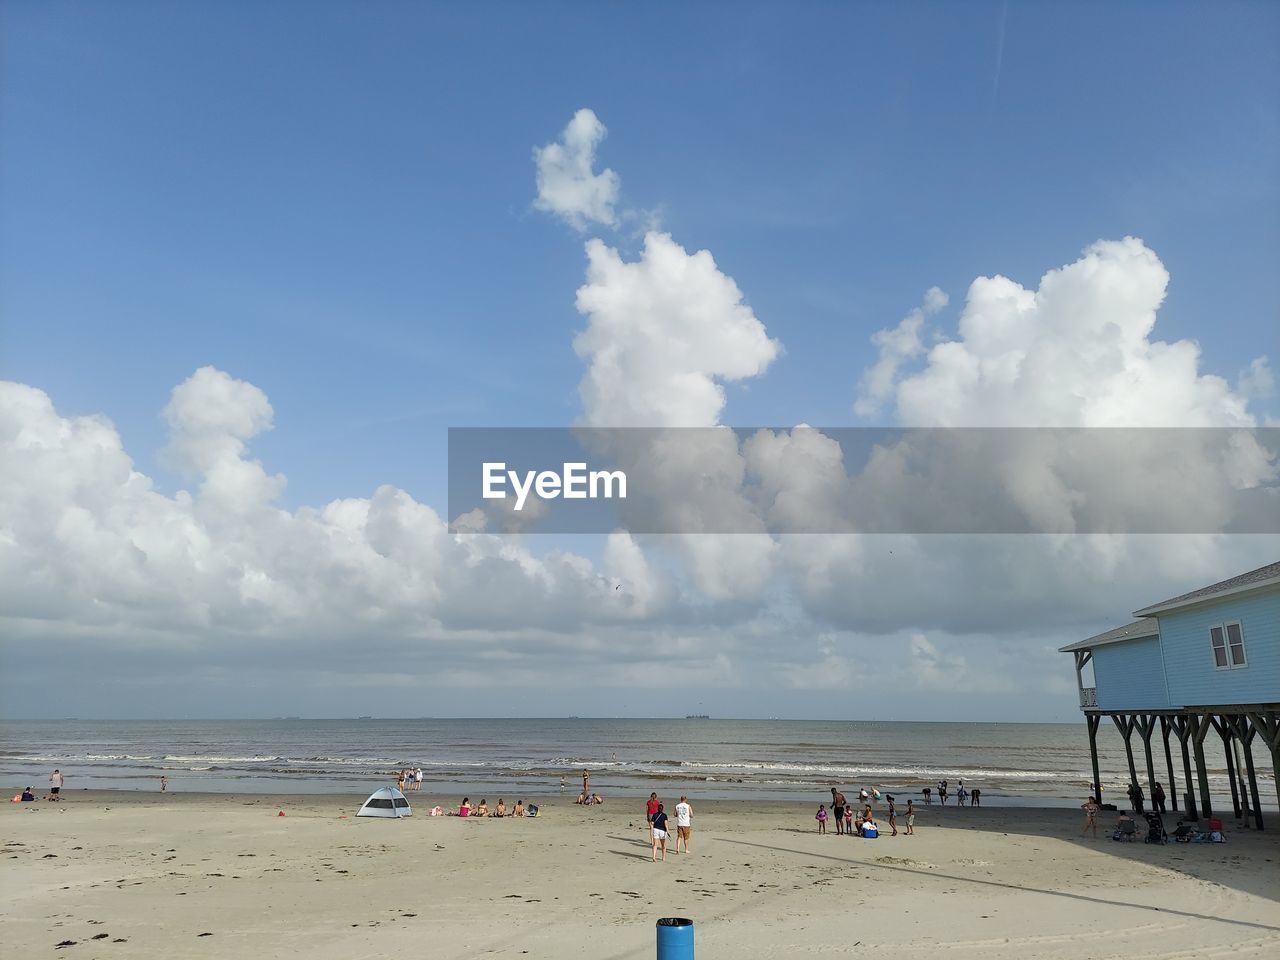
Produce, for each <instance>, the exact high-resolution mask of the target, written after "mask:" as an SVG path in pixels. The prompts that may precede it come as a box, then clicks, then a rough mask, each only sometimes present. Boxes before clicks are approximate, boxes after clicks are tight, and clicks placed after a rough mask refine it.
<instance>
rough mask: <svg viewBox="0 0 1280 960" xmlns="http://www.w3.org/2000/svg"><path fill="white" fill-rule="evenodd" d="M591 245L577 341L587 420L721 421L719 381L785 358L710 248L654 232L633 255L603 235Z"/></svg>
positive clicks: (623, 423)
mask: <svg viewBox="0 0 1280 960" xmlns="http://www.w3.org/2000/svg"><path fill="white" fill-rule="evenodd" d="M586 250H587V279H586V283H585V284H583V286H582V287H580V288H579V289H578V297H577V306H578V312H579V313H581V314H582V315H583V316H585V317H586V318H587V328H586V330H584V331H582V332H581V333H580V334H578V336H577V337H576V338H575V339H574V342H573V346H574V349H575V350H576V351H577V353H578V356H580V357H582V358H583V359H584V360H585V361H586V362H587V372H586V375H585V376H584V377H583V380H582V382H581V384H579V387H578V391H579V394H580V395H581V397H582V407H583V420H584V422H585V423H586V424H588V425H591V426H601V427H704V426H712V425H715V424H717V423H719V422H720V413H721V411H722V410H723V409H724V404H725V395H724V388H723V386H722V385H721V382H722V381H735V380H743V379H746V378H748V377H755V376H758V375H760V374H762V373H764V371H765V370H766V369H767V368H768V366H769V364H771V363H772V362H773V360H774V359H775V358H776V357H777V356H778V352H779V349H780V346H779V344H778V342H777V341H776V340H771V339H770V338H769V335H768V334H767V333H766V331H765V328H764V324H762V323H761V322H760V321H759V320H758V319H757V318H756V315H755V314H754V313H753V312H752V310H751V308H750V307H749V306H748V305H747V304H746V303H745V302H744V299H743V296H742V291H741V290H739V289H738V285H737V284H736V283H734V281H733V279H732V278H731V277H728V276H726V275H725V274H724V273H722V272H721V271H720V269H719V268H718V267H717V266H716V262H715V260H714V259H713V258H712V256H711V254H710V253H709V252H708V251H706V250H699V251H697V252H696V253H689V252H687V251H686V250H685V249H684V248H683V247H682V246H680V244H678V243H676V242H675V241H674V240H673V239H672V238H671V236H670V235H669V234H665V233H649V234H647V235H646V236H645V240H644V250H643V251H642V252H641V254H640V259H639V260H636V261H631V262H628V261H625V260H623V258H622V256H621V254H619V253H618V251H617V250H616V249H614V248H612V247H609V246H606V245H605V244H604V243H603V242H602V241H600V240H590V241H588V242H587V247H586Z"/></svg>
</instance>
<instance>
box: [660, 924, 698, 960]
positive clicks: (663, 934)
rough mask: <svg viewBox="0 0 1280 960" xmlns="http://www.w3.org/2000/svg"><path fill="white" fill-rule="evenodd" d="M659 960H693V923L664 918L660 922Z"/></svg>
mask: <svg viewBox="0 0 1280 960" xmlns="http://www.w3.org/2000/svg"><path fill="white" fill-rule="evenodd" d="M658 960H693V921H692V920H686V919H685V918H684V917H663V918H662V919H661V920H659V921H658Z"/></svg>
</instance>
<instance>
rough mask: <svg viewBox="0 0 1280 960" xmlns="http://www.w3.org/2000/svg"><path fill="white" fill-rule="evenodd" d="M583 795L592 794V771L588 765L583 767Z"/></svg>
mask: <svg viewBox="0 0 1280 960" xmlns="http://www.w3.org/2000/svg"><path fill="white" fill-rule="evenodd" d="M582 795H583V796H584V797H589V796H591V771H590V770H588V769H587V768H586V767H583V768H582Z"/></svg>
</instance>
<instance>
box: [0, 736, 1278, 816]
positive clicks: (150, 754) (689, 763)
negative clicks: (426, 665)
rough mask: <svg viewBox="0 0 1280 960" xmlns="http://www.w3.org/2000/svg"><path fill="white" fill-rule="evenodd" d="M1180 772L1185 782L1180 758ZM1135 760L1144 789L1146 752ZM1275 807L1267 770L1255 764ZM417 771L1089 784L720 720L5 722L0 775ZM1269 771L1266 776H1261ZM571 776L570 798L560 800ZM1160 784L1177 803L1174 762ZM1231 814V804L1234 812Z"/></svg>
mask: <svg viewBox="0 0 1280 960" xmlns="http://www.w3.org/2000/svg"><path fill="white" fill-rule="evenodd" d="M1099 739H1100V743H1099V762H1100V765H1101V771H1102V782H1103V788H1104V792H1105V794H1106V796H1105V797H1104V799H1107V800H1112V801H1117V802H1119V803H1121V804H1123V802H1124V800H1123V797H1124V788H1125V785H1126V784H1127V783H1128V781H1129V776H1128V770H1127V763H1126V760H1125V754H1124V746H1123V742H1122V740H1121V739H1120V736H1119V734H1118V733H1117V732H1116V731H1115V729H1114V728H1113V727H1112V726H1111V725H1110V724H1106V725H1104V726H1103V728H1102V730H1101V731H1100V737H1099ZM1205 746H1206V750H1207V751H1208V757H1209V759H1208V762H1209V765H1210V767H1211V777H1210V780H1211V788H1212V791H1213V793H1214V795H1215V797H1219V798H1229V797H1230V787H1229V785H1228V781H1227V778H1226V773H1225V763H1224V758H1223V755H1222V748H1221V744H1220V742H1218V741H1217V740H1216V738H1210V739H1209V740H1206V742H1205ZM1173 756H1174V765H1175V766H1174V769H1175V772H1176V773H1177V777H1178V784H1179V789H1180V790H1184V789H1185V786H1184V785H1183V784H1182V767H1181V760H1180V755H1179V753H1178V750H1177V745H1176V743H1175V744H1174V753H1173ZM1135 759H1136V762H1137V764H1138V769H1139V775H1140V776H1142V777H1143V779H1145V775H1144V774H1143V769H1144V767H1145V762H1144V760H1143V758H1142V753H1141V745H1140V743H1139V742H1138V741H1137V739H1136V738H1135ZM1255 761H1256V763H1257V766H1258V773H1259V791H1260V793H1261V794H1262V795H1263V798H1264V799H1263V802H1264V804H1267V805H1272V806H1274V804H1275V796H1276V794H1275V786H1274V781H1273V777H1272V775H1271V771H1270V766H1271V765H1270V763H1269V761H1267V760H1266V759H1264V757H1262V756H1255ZM404 766H415V767H418V766H420V767H422V769H423V771H424V772H425V782H424V785H423V796H424V799H425V798H426V797H437V798H443V799H444V800H448V801H450V802H453V801H456V800H457V799H458V798H459V797H461V796H462V795H464V794H465V795H468V796H472V797H475V796H477V795H479V796H486V797H488V796H494V797H496V796H503V797H506V798H509V799H510V798H513V797H517V796H522V795H528V796H548V795H553V796H554V795H558V794H560V793H562V792H563V793H564V794H565V795H567V796H571V797H572V796H576V795H577V792H578V790H579V789H580V787H581V775H582V769H583V768H584V767H586V768H588V769H589V770H590V771H591V788H592V791H593V792H599V793H600V794H601V795H602V796H604V797H606V798H610V797H613V798H624V797H625V798H634V797H644V796H647V795H648V793H649V791H650V790H656V791H658V792H659V794H660V795H662V796H668V795H671V794H674V793H677V792H683V793H688V794H689V795H690V796H691V797H692V796H697V797H701V798H705V799H770V800H788V799H794V800H797V801H798V802H799V801H804V802H814V801H815V800H819V799H821V797H822V796H823V795H825V794H827V793H828V792H829V788H830V787H831V786H832V785H839V786H841V787H843V788H845V789H846V791H847V790H848V789H849V788H852V789H854V790H856V789H858V788H861V787H863V786H865V787H868V788H871V787H876V788H878V789H880V790H881V791H883V792H886V793H892V794H900V795H902V796H909V795H913V796H916V797H919V795H920V791H921V789H922V788H923V787H925V786H931V787H933V788H934V789H935V790H936V787H937V783H938V781H939V780H942V779H946V780H949V781H950V784H951V791H952V793H954V791H955V789H956V785H957V784H958V782H959V781H961V780H963V781H964V783H965V786H966V787H967V788H969V789H972V788H974V787H978V788H980V789H981V791H982V799H983V804H984V805H988V804H990V805H995V806H1000V805H1004V806H1009V805H1028V804H1032V805H1038V806H1076V805H1078V804H1080V803H1082V802H1083V800H1084V797H1085V796H1086V795H1087V793H1088V791H1089V786H1088V785H1089V783H1090V782H1091V781H1092V779H1093V777H1092V775H1091V772H1090V768H1089V745H1088V739H1087V736H1086V734H1085V727H1084V724H1083V722H1081V723H1078V724H1023V723H914V722H888V721H885V722H881V721H845V720H841V721H835V720H832V721H812V720H722V719H652V720H623V719H589V718H566V719H532V720H519V719H491V720H465V719H449V720H437V719H417V720H404V719H395V720H388V719H363V718H362V719H354V720H353V719H348V720H304V719H278V720H39V721H36V720H19V721H3V722H0V776H2V777H3V780H4V781H5V782H7V783H8V784H9V786H10V787H11V788H13V791H14V792H17V791H18V790H20V789H21V788H22V787H23V786H25V785H27V784H34V785H35V786H36V787H37V788H38V789H43V787H44V786H46V785H47V782H48V776H49V774H50V772H52V770H53V769H54V767H58V768H60V769H61V770H62V772H63V773H64V775H66V777H67V787H66V792H67V793H74V792H75V791H76V790H78V789H82V788H89V789H104V788H110V789H122V790H158V789H159V777H160V776H161V775H164V776H167V777H168V779H169V789H170V790H173V791H208V792H217V793H259V794H260V793H347V792H349V793H353V794H360V793H366V792H369V791H371V790H372V789H373V788H375V787H377V786H379V785H382V784H385V783H387V782H388V781H389V780H390V781H394V779H395V771H396V770H398V769H399V768H401V767H404ZM1264 771H1265V772H1264ZM561 777H563V778H564V781H565V786H564V787H563V790H562V788H561V786H560V780H561ZM1156 778H1157V779H1158V780H1160V781H1162V782H1164V783H1165V786H1166V789H1167V788H1168V780H1167V774H1166V770H1165V766H1164V757H1163V750H1162V749H1160V750H1157V758H1156ZM1227 805H1228V804H1226V803H1224V807H1225V806H1227Z"/></svg>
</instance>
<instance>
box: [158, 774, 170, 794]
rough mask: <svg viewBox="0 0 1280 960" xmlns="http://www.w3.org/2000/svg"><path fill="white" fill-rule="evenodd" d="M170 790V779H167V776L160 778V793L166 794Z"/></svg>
mask: <svg viewBox="0 0 1280 960" xmlns="http://www.w3.org/2000/svg"><path fill="white" fill-rule="evenodd" d="M168 789H169V778H168V777H165V776H161V777H160V792H161V793H165V792H166V791H168Z"/></svg>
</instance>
